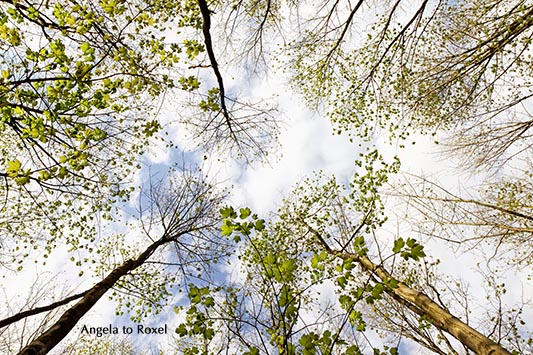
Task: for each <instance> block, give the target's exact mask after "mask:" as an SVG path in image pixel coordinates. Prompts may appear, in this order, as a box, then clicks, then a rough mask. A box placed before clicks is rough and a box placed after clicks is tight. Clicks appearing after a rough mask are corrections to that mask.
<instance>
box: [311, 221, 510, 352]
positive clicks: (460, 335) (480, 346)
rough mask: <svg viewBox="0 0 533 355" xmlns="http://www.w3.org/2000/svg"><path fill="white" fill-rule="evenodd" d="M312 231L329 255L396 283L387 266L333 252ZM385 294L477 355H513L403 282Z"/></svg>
mask: <svg viewBox="0 0 533 355" xmlns="http://www.w3.org/2000/svg"><path fill="white" fill-rule="evenodd" d="M308 227H309V226H308ZM311 231H312V232H313V234H314V235H315V236H316V237H317V239H318V240H319V242H320V244H321V245H322V246H323V247H324V249H325V250H326V251H327V252H328V253H329V254H332V255H335V256H337V257H339V258H341V259H351V260H354V261H356V262H357V263H359V265H360V266H361V267H362V268H363V270H365V271H367V272H368V273H370V274H371V275H373V276H376V277H377V278H379V279H380V280H381V281H382V282H385V281H387V280H391V279H394V277H393V276H392V275H391V274H390V273H389V272H388V271H387V270H386V269H385V268H384V267H383V266H381V265H376V264H374V263H373V262H372V261H371V260H370V259H369V258H368V257H367V256H364V255H363V256H360V255H359V254H355V253H348V252H344V251H338V250H334V249H331V247H330V246H329V245H328V244H327V243H326V241H325V240H324V239H323V238H322V236H321V235H320V234H319V233H318V232H317V231H316V230H313V229H311ZM385 290H386V292H387V293H388V294H390V295H391V296H393V297H394V298H396V299H399V300H401V301H402V303H404V304H406V305H407V306H409V308H411V309H412V308H415V309H417V311H415V312H416V313H417V314H423V315H424V316H425V317H426V318H427V319H428V320H429V321H430V322H431V323H432V324H433V325H434V326H435V327H437V328H439V329H441V330H443V331H445V332H447V333H449V334H450V335H452V336H453V337H454V338H455V339H457V340H459V341H460V342H461V343H462V344H463V345H464V346H466V347H467V348H468V349H470V350H472V351H473V352H474V353H476V354H478V355H512V354H511V353H510V352H509V351H507V350H505V349H504V348H503V347H502V346H501V345H500V344H498V343H495V342H494V341H492V340H490V339H489V338H487V337H486V336H484V335H483V334H481V333H480V332H478V331H477V330H475V329H473V328H472V327H470V326H469V325H468V324H466V323H464V322H463V321H461V320H460V319H458V318H457V317H455V316H454V315H453V314H451V313H450V312H448V311H447V310H446V309H444V308H442V307H441V306H440V305H439V304H437V303H436V302H434V301H433V300H432V299H431V298H429V297H428V296H427V295H425V294H424V293H423V292H420V291H417V290H415V289H413V288H411V287H409V286H408V285H406V284H404V283H403V282H400V283H399V285H398V287H397V288H389V287H386V288H385Z"/></svg>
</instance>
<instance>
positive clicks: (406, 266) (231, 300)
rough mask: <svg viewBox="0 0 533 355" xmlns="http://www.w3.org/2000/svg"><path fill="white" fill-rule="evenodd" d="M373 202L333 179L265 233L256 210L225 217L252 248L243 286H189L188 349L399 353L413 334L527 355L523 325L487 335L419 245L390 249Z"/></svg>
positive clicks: (445, 349) (303, 194)
mask: <svg viewBox="0 0 533 355" xmlns="http://www.w3.org/2000/svg"><path fill="white" fill-rule="evenodd" d="M381 172H383V170H382V171H381ZM369 175H373V173H370V174H369ZM377 175H379V173H378V174H377ZM364 180H365V179H364V178H363V179H361V180H359V182H361V181H364ZM354 185H355V183H354ZM361 186H362V185H358V187H361ZM374 192H375V191H374ZM374 197H375V198H376V202H375V206H379V205H380V200H379V196H374ZM367 200H368V196H365V194H364V193H362V194H361V193H359V191H358V190H355V189H354V190H352V191H348V192H347V193H346V192H344V191H343V187H342V186H340V185H338V184H337V183H336V182H335V181H334V180H330V181H327V182H326V183H325V184H324V185H322V186H317V185H315V184H314V183H313V184H311V185H308V186H307V187H304V188H299V189H297V190H296V191H295V193H294V196H293V197H292V198H290V199H288V200H287V202H286V205H285V206H284V207H282V208H281V209H280V211H279V214H278V217H277V218H275V220H273V221H272V222H271V223H269V224H268V225H265V223H264V221H263V220H260V219H258V217H257V216H255V215H251V212H250V210H249V209H246V208H245V209H241V210H240V212H239V213H237V212H236V211H235V210H234V209H233V208H231V207H228V208H224V209H222V210H221V212H222V216H223V217H224V218H225V221H224V223H223V225H222V233H223V234H228V235H232V236H234V238H235V240H236V241H237V242H240V239H241V237H242V238H244V240H245V244H244V246H243V252H242V254H241V256H240V257H239V259H240V261H241V262H242V263H243V269H244V270H246V273H245V279H244V280H243V281H242V283H241V284H230V285H227V286H226V287H208V286H206V287H197V286H194V285H191V288H190V290H189V294H188V296H189V299H190V306H189V307H188V308H187V312H186V313H187V317H186V322H185V323H183V324H181V325H180V326H179V327H178V328H177V329H176V332H177V333H178V334H179V335H180V337H181V338H182V340H181V341H179V342H178V343H179V344H182V348H180V350H181V351H183V352H184V353H191V354H192V353H198V352H202V353H205V354H210V353H217V352H219V351H223V350H224V349H234V350H235V351H237V352H239V353H243V354H259V353H265V354H269V353H275V354H276V353H277V354H317V353H322V354H330V353H349V354H363V353H368V351H369V350H371V351H373V352H374V353H375V354H386V353H390V354H397V353H398V351H399V350H398V349H399V347H401V344H402V343H404V342H405V339H406V338H407V339H411V340H414V341H415V342H417V343H418V344H420V345H421V346H423V347H425V348H427V349H428V350H430V351H431V352H434V353H438V354H449V353H454V354H459V353H461V352H462V351H464V352H466V353H469V352H470V351H471V352H473V353H476V354H511V353H514V354H520V353H527V349H528V348H530V347H531V338H529V339H523V338H522V337H521V336H520V334H522V332H523V331H524V329H520V327H521V326H520V322H519V321H518V320H519V318H518V319H517V318H514V316H512V317H511V316H510V317H509V319H503V318H501V317H492V318H487V319H484V320H483V323H481V324H479V325H478V326H479V327H483V328H489V329H490V328H492V327H493V326H494V328H499V329H500V330H502V329H505V333H504V334H505V335H503V336H502V333H501V332H500V334H499V335H498V334H496V333H494V332H491V333H490V335H489V336H487V335H484V334H482V333H480V332H479V331H478V330H476V329H475V328H474V325H473V324H472V323H471V321H468V320H467V321H465V320H464V319H460V317H459V316H456V315H455V314H454V313H453V311H452V310H453V309H454V306H455V305H454V302H453V301H454V298H455V297H457V295H458V294H457V293H458V291H459V290H454V289H452V288H451V286H449V287H450V290H451V292H450V293H448V294H445V293H444V292H443V291H440V292H439V291H438V289H440V284H441V283H442V281H443V280H442V277H443V276H442V275H441V274H440V273H439V272H438V269H437V267H436V265H437V264H438V262H436V263H435V262H434V263H431V262H430V261H429V260H427V259H428V257H427V256H426V251H425V250H424V246H423V245H422V244H420V243H419V242H418V241H417V240H416V239H413V238H407V239H404V238H402V237H399V238H396V239H395V240H394V242H393V243H392V244H393V245H392V248H391V249H389V250H388V251H387V250H386V249H385V248H384V247H383V245H385V244H390V243H386V240H384V239H383V237H381V236H379V234H380V232H382V228H381V227H380V226H381V225H382V223H383V218H384V216H383V214H382V212H383V211H380V208H379V207H377V208H376V209H375V210H374V211H373V213H372V214H369V213H368V211H361V210H359V208H361V207H362V206H364V204H361V202H363V201H364V202H366V201H367ZM370 216H372V217H370ZM354 221H359V223H360V224H359V225H358V226H357V225H355V223H354ZM371 240H374V242H371ZM382 244H383V245H382ZM372 259H375V260H376V261H374V260H372ZM324 283H325V284H326V285H328V284H329V285H331V284H334V285H335V286H334V288H335V302H334V303H332V300H331V298H330V302H328V303H326V304H324V303H321V302H319V299H320V296H319V295H320V289H321V288H322V286H321V285H322V284H324ZM467 299H468V296H467ZM519 314H520V313H519V312H518V314H517V315H518V317H519ZM467 319H468V318H467ZM487 323H493V324H494V325H492V324H487ZM523 324H524V323H522V325H523ZM215 329H217V330H218V334H217V333H216V332H215ZM221 329H223V330H224V332H221ZM371 329H375V330H377V331H378V332H380V333H381V334H382V335H383V336H384V337H385V339H387V341H386V343H385V344H386V345H384V347H383V350H385V352H383V350H381V349H379V347H376V346H372V345H371V348H370V349H368V344H365V343H367V342H368V338H367V337H366V335H365V334H367V333H368V332H369V331H370V330H371ZM507 331H509V333H507ZM389 337H392V339H389ZM365 338H366V339H367V340H366V341H365ZM387 351H388V352H387Z"/></svg>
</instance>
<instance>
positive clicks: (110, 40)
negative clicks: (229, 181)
mask: <svg viewBox="0 0 533 355" xmlns="http://www.w3.org/2000/svg"><path fill="white" fill-rule="evenodd" d="M198 11H199V10H198V4H197V2H196V1H186V2H182V1H170V2H164V3H163V2H157V1H156V2H153V1H140V2H134V3H125V2H117V1H99V2H97V1H96V2H89V3H84V4H77V3H72V2H67V1H52V2H47V3H46V4H41V3H38V2H32V1H17V2H13V3H3V4H2V5H0V52H1V53H2V56H1V59H0V67H2V72H1V77H0V106H1V108H0V134H1V135H2V137H3V138H2V145H1V146H0V153H1V154H0V177H2V178H3V180H4V182H5V183H3V184H1V185H2V188H1V191H0V195H1V196H2V198H3V199H4V200H5V201H6V203H5V204H4V205H3V207H2V219H0V229H2V230H5V231H7V232H8V234H9V235H11V236H15V235H16V236H18V237H19V238H13V240H12V241H10V240H6V244H5V247H6V248H5V249H4V250H5V251H8V250H10V249H11V250H12V251H13V253H14V255H18V254H19V253H18V252H17V248H27V246H19V245H18V244H25V243H31V244H32V247H31V248H30V249H32V248H33V247H37V245H39V244H40V243H41V241H38V240H36V238H33V237H31V235H32V234H35V231H37V230H38V231H40V232H39V233H43V234H44V238H43V241H44V242H45V246H46V250H47V251H49V250H51V249H53V248H54V247H55V245H57V243H58V240H57V239H58V238H63V236H68V237H67V239H68V240H67V241H66V242H67V243H75V244H76V247H79V245H81V244H80V243H79V242H78V241H79V240H84V239H85V240H86V241H87V242H88V244H90V243H91V241H94V238H95V233H96V231H95V230H93V229H92V228H93V227H92V226H91V223H90V222H91V221H92V220H93V217H94V216H95V215H100V216H101V217H103V218H104V219H106V218H107V219H109V218H111V217H112V215H113V213H112V206H113V205H114V204H115V203H116V202H118V201H125V200H127V199H128V197H129V193H130V192H131V187H130V186H129V185H128V180H127V179H125V178H126V177H128V176H129V175H130V174H131V173H132V172H133V171H135V170H136V169H137V168H138V167H139V165H138V162H137V160H138V156H139V155H140V154H143V153H144V151H145V149H146V146H147V144H148V143H149V140H150V139H151V138H152V137H153V136H154V135H155V134H156V133H157V132H159V131H160V130H161V129H162V127H161V124H160V123H159V122H158V121H157V118H154V117H155V115H156V111H155V109H156V108H157V107H158V105H159V103H158V97H159V96H161V94H162V93H163V92H165V91H166V90H169V89H173V88H175V87H178V85H180V84H181V89H183V90H187V91H191V90H197V89H198V88H199V85H200V84H199V81H198V79H197V78H196V77H194V76H190V75H189V76H185V75H180V71H181V69H179V67H178V66H179V65H181V64H182V63H184V62H194V60H195V58H196V56H197V55H199V54H200V53H201V51H202V46H201V45H200V44H199V43H198V42H196V41H195V40H193V41H191V40H190V38H188V37H189V35H179V34H176V30H177V29H179V30H183V31H190V30H192V31H198V30H199V28H200V26H199V24H200V23H201V16H200V14H199V12H198ZM167 36H172V37H173V38H174V39H173V40H172V41H169V40H168V39H167V38H166V37H167ZM194 43H196V44H194ZM191 48H195V49H194V50H192V51H191ZM148 117H152V118H148ZM74 210H75V211H76V212H75V213H73V211H74ZM30 221H31V223H30ZM63 242H65V240H63V241H62V242H61V243H63ZM73 247H74V245H73ZM39 249H40V248H39ZM24 255H26V256H27V253H25V254H24ZM45 255H48V253H46V254H45ZM19 261H20V260H19Z"/></svg>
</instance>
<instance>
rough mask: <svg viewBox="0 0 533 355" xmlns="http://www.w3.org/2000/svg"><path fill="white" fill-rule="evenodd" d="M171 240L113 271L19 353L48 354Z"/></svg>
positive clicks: (162, 241)
mask: <svg viewBox="0 0 533 355" xmlns="http://www.w3.org/2000/svg"><path fill="white" fill-rule="evenodd" d="M169 241H170V240H169V239H168V238H161V239H159V240H158V241H156V242H154V243H153V244H151V245H150V246H149V247H148V248H146V250H145V251H144V252H143V253H142V254H141V255H139V257H138V258H137V259H135V260H132V259H130V260H128V261H126V262H125V263H124V264H122V265H120V266H119V267H117V268H116V269H114V270H113V271H111V273H110V274H109V275H107V277H106V278H105V279H103V280H102V281H100V282H99V283H97V284H96V285H94V286H93V287H92V288H91V289H89V290H88V291H87V292H86V293H85V295H84V296H83V298H82V299H81V300H80V301H78V303H76V304H75V305H73V306H72V307H71V308H69V309H68V310H67V311H66V312H65V313H63V315H62V316H61V317H60V318H59V320H58V321H57V322H56V323H55V324H54V325H52V326H51V327H50V328H48V330H46V331H45V332H44V333H43V334H41V335H40V336H39V337H38V338H36V339H35V340H33V341H32V342H31V343H30V344H28V345H27V346H26V347H25V348H24V349H22V350H21V351H20V352H19V353H18V355H44V354H47V353H48V352H49V351H50V350H52V348H54V347H55V346H56V345H57V344H58V343H59V342H60V341H61V340H63V338H64V337H65V336H66V335H67V334H68V333H69V332H70V331H71V330H72V329H73V328H74V326H75V325H76V323H78V321H79V320H80V319H81V317H83V315H85V313H87V312H88V311H89V310H90V309H91V308H92V307H93V306H94V305H95V304H96V302H98V300H99V299H100V298H101V297H102V296H103V295H104V294H105V293H106V292H107V291H108V290H109V289H110V288H111V287H113V285H114V284H115V283H116V282H117V281H118V280H119V279H120V278H121V277H122V276H124V275H126V274H127V273H128V272H130V271H133V270H135V269H136V268H137V267H139V266H140V265H142V264H143V263H144V262H145V261H146V260H147V259H148V258H149V257H150V256H151V255H152V254H153V252H154V251H155V250H156V249H157V248H159V247H160V246H161V245H163V244H165V243H167V242H169Z"/></svg>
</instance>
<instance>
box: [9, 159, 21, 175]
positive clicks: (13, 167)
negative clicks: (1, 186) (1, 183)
mask: <svg viewBox="0 0 533 355" xmlns="http://www.w3.org/2000/svg"><path fill="white" fill-rule="evenodd" d="M20 166H21V164H20V161H19V160H18V159H17V160H13V161H8V162H7V176H8V177H11V178H14V177H17V176H18V174H19V170H20Z"/></svg>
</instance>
